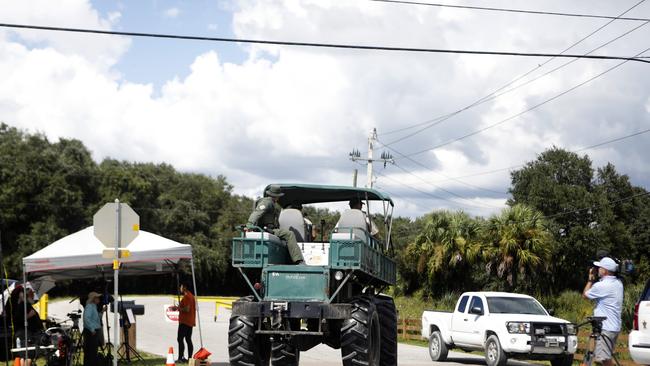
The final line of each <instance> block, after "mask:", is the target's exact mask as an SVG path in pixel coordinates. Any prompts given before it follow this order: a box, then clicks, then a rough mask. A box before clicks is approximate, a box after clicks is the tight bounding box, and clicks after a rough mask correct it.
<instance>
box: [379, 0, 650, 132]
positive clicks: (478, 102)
mask: <svg viewBox="0 0 650 366" xmlns="http://www.w3.org/2000/svg"><path fill="white" fill-rule="evenodd" d="M645 1H646V0H641V1H639V2H637V3H636V4H634V5H633V6H631V7H630V8H628V9H627V10H625V11H623V12H622V13H620V14H619V15H618V16H617V17H614V18H613V19H612V20H610V21H608V22H607V23H605V24H603V25H601V26H600V27H598V28H597V29H596V30H594V31H592V32H591V33H589V34H588V35H586V36H584V37H582V38H581V39H579V40H578V41H576V42H574V43H573V44H571V45H570V46H569V47H567V48H565V49H564V50H562V51H561V52H560V54H564V53H565V52H567V51H569V50H570V49H572V48H574V47H575V46H577V45H579V44H580V43H582V42H584V41H586V40H587V39H589V38H590V37H592V36H593V35H594V34H596V33H598V32H600V31H601V30H603V29H604V28H605V27H607V26H609V25H610V24H612V23H613V22H614V21H616V20H617V19H620V17H621V16H623V15H625V14H627V13H628V12H630V11H632V10H633V9H634V8H636V7H637V6H639V5H641V4H642V3H644V2H645ZM649 22H650V20H649V21H646V22H644V23H643V24H641V25H638V26H636V27H634V28H632V29H630V30H628V31H627V32H625V33H623V34H622V35H620V36H618V37H616V38H614V39H611V40H609V41H608V42H606V43H604V44H602V45H601V46H599V47H596V48H594V49H592V50H591V51H589V52H587V53H585V55H589V54H591V53H593V52H595V51H597V50H599V49H601V48H603V47H606V46H608V45H610V44H611V43H613V42H615V41H617V40H619V39H621V38H623V37H625V36H627V35H628V34H630V33H632V32H634V31H636V30H637V29H639V28H641V27H643V26H645V25H647V24H648V23H649ZM554 59H555V57H551V58H549V59H548V60H546V61H544V62H543V63H541V64H539V65H537V66H535V67H533V68H532V69H530V70H528V71H527V72H525V73H523V74H521V75H519V76H517V77H516V78H514V79H512V80H510V81H509V82H508V83H506V84H505V85H503V86H501V87H499V88H498V89H496V90H494V91H492V92H491V93H490V94H488V95H486V96H484V97H482V98H479V99H478V100H476V101H474V102H473V103H471V104H469V105H468V106H465V107H463V108H461V109H459V110H457V111H455V112H452V113H449V114H446V115H442V116H439V117H436V118H433V119H430V120H427V121H424V122H421V123H418V124H415V125H412V126H408V127H403V128H399V129H396V130H392V131H388V132H384V133H382V134H381V136H386V135H390V134H394V133H398V132H402V131H406V130H410V129H412V128H416V127H420V126H423V125H427V126H426V127H424V128H421V129H419V130H417V131H415V132H413V133H410V134H408V135H407V136H404V137H401V138H399V139H397V140H394V141H391V142H389V143H388V145H393V144H395V143H398V142H400V141H403V140H405V139H407V138H409V137H412V136H415V135H417V134H418V133H420V132H422V131H424V130H426V129H429V128H431V127H434V126H437V125H439V124H440V123H442V122H444V121H446V120H447V119H449V118H451V117H453V116H455V115H457V114H459V113H462V112H464V111H466V110H468V109H471V108H473V107H476V106H478V105H481V104H483V103H486V102H489V101H491V100H494V99H496V98H498V97H500V96H501V95H504V94H507V93H510V92H512V91H514V90H516V89H519V88H521V87H523V86H525V85H528V84H530V83H532V82H534V81H536V80H539V79H540V78H542V77H544V76H546V75H548V74H551V73H553V72H555V71H557V70H559V69H562V68H564V67H566V66H568V65H570V64H572V63H573V62H575V61H577V60H579V59H577V58H576V59H573V60H571V61H569V62H566V63H564V64H562V65H560V66H558V67H556V68H554V69H552V70H551V71H548V72H546V73H544V74H543V75H540V76H537V77H535V78H534V79H531V80H528V81H526V82H525V83H522V84H519V85H517V86H515V87H513V88H510V89H508V90H506V91H504V92H502V93H500V92H501V91H502V90H504V89H506V88H507V87H509V86H511V85H513V84H514V83H516V82H517V81H519V80H521V79H523V78H525V77H526V76H528V75H530V74H532V73H533V72H535V71H536V70H539V69H540V68H542V67H543V66H545V65H546V64H548V63H549V62H551V61H553V60H554Z"/></svg>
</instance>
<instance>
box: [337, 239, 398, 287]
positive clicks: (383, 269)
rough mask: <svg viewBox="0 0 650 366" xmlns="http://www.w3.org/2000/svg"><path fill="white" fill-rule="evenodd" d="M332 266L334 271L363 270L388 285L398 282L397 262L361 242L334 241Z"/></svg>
mask: <svg viewBox="0 0 650 366" xmlns="http://www.w3.org/2000/svg"><path fill="white" fill-rule="evenodd" d="M330 265H331V266H332V269H357V270H361V271H363V272H366V273H367V274H369V275H371V276H374V277H376V278H379V279H380V280H382V281H383V282H385V283H386V284H388V285H394V284H395V282H396V280H397V278H396V277H397V266H396V264H395V262H394V261H393V260H392V259H390V258H388V257H387V256H385V255H384V254H382V253H381V252H380V251H378V250H377V249H374V248H371V247H370V246H368V245H367V244H366V243H364V242H363V241H361V240H332V241H331V243H330Z"/></svg>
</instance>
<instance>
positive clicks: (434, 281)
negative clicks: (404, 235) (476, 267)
mask: <svg viewBox="0 0 650 366" xmlns="http://www.w3.org/2000/svg"><path fill="white" fill-rule="evenodd" d="M427 219H428V220H427V223H426V225H425V228H424V230H423V232H422V233H421V234H420V235H419V236H418V237H417V239H416V242H415V243H414V244H415V248H416V250H417V252H419V253H418V254H419V260H418V266H417V270H418V272H419V273H421V274H426V279H427V282H428V285H429V287H430V289H431V290H434V289H433V288H431V287H432V286H436V287H440V286H441V285H442V287H445V286H444V285H446V283H448V282H449V280H460V281H465V280H467V279H468V278H469V277H468V276H467V275H468V272H469V271H463V270H466V269H469V267H471V265H472V264H474V263H475V262H476V261H477V260H478V259H479V258H480V257H481V253H482V246H481V243H480V241H479V234H480V232H481V230H480V228H481V224H480V222H479V221H478V220H476V219H473V218H471V217H470V216H469V215H467V214H466V213H464V212H455V213H451V212H447V211H439V212H434V213H432V214H430V216H429V217H428V218H427ZM442 281H445V282H444V283H443V282H442ZM454 282H456V281H454Z"/></svg>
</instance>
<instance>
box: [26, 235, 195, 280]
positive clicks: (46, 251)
mask: <svg viewBox="0 0 650 366" xmlns="http://www.w3.org/2000/svg"><path fill="white" fill-rule="evenodd" d="M105 249H107V248H106V247H105V246H104V245H103V244H102V243H101V242H100V241H99V239H97V238H96V237H95V234H94V232H93V227H92V226H90V227H87V228H85V229H83V230H81V231H78V232H76V233H74V234H70V235H68V236H66V237H64V238H62V239H59V240H57V241H55V242H54V243H52V244H50V245H48V246H47V247H45V248H43V249H41V250H39V251H38V252H36V253H34V254H32V255H30V256H29V257H25V258H23V265H24V267H25V272H27V273H28V276H29V278H41V277H45V276H47V278H48V279H50V280H53V281H60V280H68V279H82V278H93V277H99V276H102V275H103V274H104V273H106V274H108V275H112V273H113V271H112V269H113V260H112V259H107V258H103V257H102V252H103V251H104V250H105ZM128 250H129V251H130V252H131V256H130V257H128V258H122V259H120V262H122V266H121V267H120V275H127V276H128V275H146V274H162V273H168V272H172V271H174V270H175V267H176V264H177V263H178V261H179V260H181V259H191V258H192V247H191V246H190V245H187V244H181V243H177V242H175V241H173V240H169V239H166V238H163V237H162V236H158V235H155V234H152V233H149V232H146V231H142V230H140V234H138V236H137V237H136V238H135V240H133V242H132V243H131V244H130V245H129V246H128Z"/></svg>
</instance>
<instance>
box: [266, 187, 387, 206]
mask: <svg viewBox="0 0 650 366" xmlns="http://www.w3.org/2000/svg"><path fill="white" fill-rule="evenodd" d="M271 185H275V186H279V187H280V190H281V192H282V193H284V196H282V197H280V205H281V206H282V207H286V206H289V205H290V204H292V203H300V204H309V203H323V202H341V201H349V200H351V199H353V198H359V199H361V200H364V201H365V200H369V201H387V202H389V203H390V205H391V206H393V200H392V199H391V198H390V197H389V196H388V195H387V194H386V193H383V192H380V191H378V190H376V189H371V188H359V187H346V186H324V185H316V184H287V183H283V184H271ZM271 185H269V186H267V187H266V188H264V192H266V191H267V190H268V189H269V187H270V186H271Z"/></svg>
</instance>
